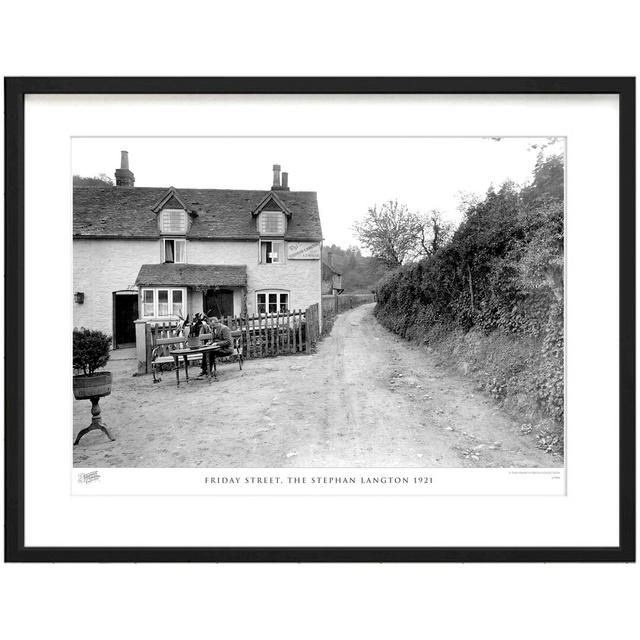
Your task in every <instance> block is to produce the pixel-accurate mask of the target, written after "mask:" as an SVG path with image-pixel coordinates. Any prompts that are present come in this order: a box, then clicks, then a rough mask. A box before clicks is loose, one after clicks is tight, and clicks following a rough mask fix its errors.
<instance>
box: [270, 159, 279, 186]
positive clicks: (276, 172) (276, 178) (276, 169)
mask: <svg viewBox="0 0 640 640" xmlns="http://www.w3.org/2000/svg"><path fill="white" fill-rule="evenodd" d="M271 188H272V189H279V188H280V165H279V164H274V165H273V186H272V187H271Z"/></svg>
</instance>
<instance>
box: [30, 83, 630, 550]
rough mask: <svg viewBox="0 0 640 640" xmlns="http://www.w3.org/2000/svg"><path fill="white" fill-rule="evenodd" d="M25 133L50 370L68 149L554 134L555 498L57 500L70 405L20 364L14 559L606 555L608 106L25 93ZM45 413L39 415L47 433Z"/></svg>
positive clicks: (36, 308)
mask: <svg viewBox="0 0 640 640" xmlns="http://www.w3.org/2000/svg"><path fill="white" fill-rule="evenodd" d="M25 122H26V131H25V162H26V193H25V208H26V219H25V233H26V265H25V285H26V304H25V306H26V309H25V312H26V314H25V315H26V318H27V326H26V327H25V329H26V335H34V334H36V333H37V332H38V331H37V328H38V323H39V321H40V318H41V309H42V308H45V309H55V310H56V313H55V314H53V316H52V317H51V318H50V327H51V328H50V330H51V331H52V332H53V333H54V334H55V335H56V336H59V340H57V341H56V342H55V343H54V344H53V346H52V347H51V350H52V353H50V354H47V360H48V361H49V362H52V363H53V362H56V363H59V362H63V361H64V359H65V354H69V353H70V332H69V331H68V328H69V327H70V326H71V323H70V317H69V315H68V314H67V315H65V311H68V310H69V308H68V307H67V308H62V309H61V308H60V303H59V300H60V297H61V296H60V295H59V293H60V288H61V285H60V283H61V282H63V283H64V282H68V283H70V282H71V262H70V258H69V260H68V262H67V264H65V263H64V262H62V261H60V262H56V261H54V262H53V263H52V261H50V260H48V258H46V257H45V256H47V255H48V249H49V247H51V246H58V247H59V246H64V244H65V243H66V244H67V246H69V245H70V238H71V234H70V220H69V218H67V225H66V226H65V225H64V224H61V220H62V219H63V217H62V215H63V213H62V212H68V211H70V189H69V186H70V172H69V151H70V145H69V137H70V136H73V135H114V136H122V135H245V136H246V135H372V134H375V135H440V136H442V135H458V136H459V135H504V136H507V135H527V136H531V135H566V136H567V138H568V145H569V149H570V154H571V155H570V164H569V166H568V182H567V189H568V202H569V208H568V226H567V238H568V252H567V259H568V263H567V280H568V283H569V287H570V293H569V296H568V300H567V304H568V309H567V311H568V313H567V334H568V352H569V353H570V354H571V360H570V362H569V368H568V370H567V375H568V385H567V400H568V403H569V406H568V424H567V427H568V429H567V430H568V433H569V434H570V438H571V446H570V447H569V453H568V457H567V466H568V468H569V469H570V484H569V491H568V495H567V497H563V498H553V497H545V498H541V497H529V498H526V499H523V498H507V497H491V498H486V497H485V498H478V497H475V498H467V497H457V498H445V497H440V498H436V497H432V496H426V497H411V498H408V497H406V498H405V497H360V498H347V497H344V498H340V499H335V498H315V497H314V498H302V497H296V498H293V497H291V498H286V499H284V498H279V497H273V498H266V497H261V498H250V497H246V498H242V499H235V498H229V497H227V498H213V497H210V498H197V497H196V498H172V497H168V496H167V497H155V498H133V497H131V498H113V497H104V498H98V497H93V498H91V499H90V500H88V499H85V498H78V497H72V496H70V495H69V482H68V469H69V467H70V453H71V451H70V446H69V444H68V442H67V439H68V433H69V429H68V424H70V423H71V421H70V415H67V416H66V417H65V411H68V409H69V408H70V405H69V403H65V402H61V400H60V399H61V398H65V397H66V398H70V397H71V389H70V377H68V378H65V376H59V380H55V384H53V385H51V386H50V387H49V388H48V389H43V388H42V385H41V384H40V383H39V379H38V371H37V369H38V368H37V367H29V366H27V367H26V369H27V371H26V375H25V399H26V408H25V431H26V438H25V445H26V460H25V466H26V472H25V517H26V522H25V524H26V528H25V541H26V544H27V546H30V545H60V546H65V545H73V546H83V545H92V546H93V545H107V546H118V545H144V546H154V545H170V546H171V545H178V546H189V545H200V544H201V545H207V546H216V545H232V546H237V545H239V546H242V545H276V546H277V545H356V546H367V545H392V546H403V545H419V546H423V545H426V546H431V545H445V546H465V545H472V546H474V545H487V546H519V545H534V546H545V545H559V546H581V545H588V546H591V545H607V546H610V545H616V544H617V543H618V529H617V524H618V518H617V515H618V513H617V512H618V495H617V494H618V491H617V479H618V468H617V464H618V461H617V450H618V431H617V427H618V398H617V390H618V362H617V361H618V357H617V342H618V340H617V336H618V288H617V286H616V283H617V280H618V275H617V265H618V259H617V258H618V247H617V231H618V218H617V212H618V192H617V190H618V183H617V178H618V138H617V133H618V110H617V98H616V97H614V96H553V97H552V96H533V95H526V96H525V95H523V96H509V97H506V96H458V97H455V98H453V97H447V96H402V97H399V96H375V97H369V96H342V97H338V96H327V97H324V96H303V97H285V96H250V97H249V96H247V97H241V96H222V97H209V96H188V97H187V96H175V97H171V96H167V97H160V96H154V97H129V96H126V97H125V96H113V97H107V96H82V97H78V96H73V97H65V96H29V97H28V98H27V100H26V112H25ZM52 212H58V215H52ZM603 218H605V219H606V230H607V233H606V234H605V235H603V234H602V222H603ZM594 252H597V255H598V260H594V259H593V257H594ZM68 255H69V256H71V251H70V246H69V254H68ZM33 291H38V296H33V295H29V292H33ZM69 291H70V289H69ZM594 291H595V292H596V293H595V295H594ZM62 298H63V299H64V296H62ZM596 301H597V302H596ZM604 336H608V338H607V342H606V343H605V341H604ZM36 348H37V347H36V344H35V343H34V342H29V341H27V345H26V358H25V361H26V362H27V363H29V362H38V361H39V359H40V358H42V354H41V353H36ZM67 359H68V356H67ZM587 399H588V401H587ZM44 406H46V407H48V412H49V413H50V414H53V415H55V418H54V419H53V420H52V421H51V422H50V423H47V422H46V421H44V420H43V419H42V410H41V408H42V407H44ZM595 469H597V472H596V471H595Z"/></svg>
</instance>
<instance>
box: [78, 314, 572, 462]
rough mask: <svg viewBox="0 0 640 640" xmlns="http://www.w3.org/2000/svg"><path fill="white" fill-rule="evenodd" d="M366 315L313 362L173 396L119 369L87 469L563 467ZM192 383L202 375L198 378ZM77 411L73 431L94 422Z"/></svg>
mask: <svg viewBox="0 0 640 640" xmlns="http://www.w3.org/2000/svg"><path fill="white" fill-rule="evenodd" d="M373 306H374V305H364V306H362V307H358V308H356V309H353V310H352V311H349V312H347V313H344V314H342V315H341V316H338V318H337V319H336V322H335V325H334V327H333V330H332V332H331V335H330V336H329V337H328V338H326V339H325V340H324V341H323V342H322V343H321V344H320V345H319V348H318V352H317V353H315V354H313V355H311V356H306V355H300V356H288V357H279V358H273V359H264V360H249V361H247V362H245V367H244V370H243V371H239V369H238V366H237V364H234V363H229V364H221V365H220V380H219V381H218V382H217V383H212V384H211V385H208V384H207V382H206V381H200V380H198V381H194V382H192V383H190V384H189V385H186V384H182V385H180V387H179V388H176V386H175V376H174V375H173V373H169V372H167V373H165V374H164V375H163V379H162V382H161V383H160V384H155V385H154V384H153V382H152V379H151V376H150V375H148V376H142V377H139V378H138V377H132V373H133V370H134V361H133V360H113V361H112V362H111V363H110V365H109V367H108V368H109V369H110V370H111V371H112V372H113V373H114V385H113V392H112V395H111V396H110V397H108V398H105V399H104V400H103V401H102V402H101V405H102V407H103V417H104V420H105V422H106V423H107V424H108V425H109V427H110V428H111V430H112V433H113V435H114V436H115V437H116V441H115V442H109V441H108V440H107V439H106V438H105V437H104V436H103V435H102V434H101V433H99V432H92V433H90V434H88V435H86V436H85V437H84V438H83V439H82V440H81V441H80V444H79V445H78V446H76V447H74V464H75V466H81V467H105V466H118V467H196V466H202V467H311V466H317V467H331V466H334V467H375V466H379V467H385V466H390V467H391V466H393V467H552V466H559V465H561V463H562V461H561V459H559V458H558V457H552V456H551V455H549V454H547V453H544V452H543V451H541V450H540V449H537V448H536V446H535V439H534V437H533V436H532V435H523V434H521V432H520V425H519V424H517V423H516V422H514V421H513V420H512V419H510V418H509V417H508V416H507V415H505V414H504V413H503V412H502V411H501V410H500V409H499V408H497V406H496V405H495V404H494V402H493V401H492V400H491V399H490V398H489V397H487V396H485V395H483V394H482V393H479V392H478V391H476V390H475V388H474V385H473V383H472V382H471V381H469V380H467V379H466V378H464V376H459V375H456V374H454V373H452V372H451V371H446V370H444V368H443V367H441V366H439V365H438V364H437V363H436V362H435V361H434V360H433V359H432V357H431V356H429V354H428V353H426V352H425V350H424V349H422V348H420V347H416V346H412V345H410V344H408V343H406V342H405V341H403V340H401V339H400V338H398V337H396V336H394V335H393V334H391V333H389V332H388V331H387V330H385V329H384V328H382V327H381V326H380V325H379V324H378V323H377V321H376V320H375V318H374V317H373V313H372V311H373ZM192 371H193V373H192V375H195V374H196V371H194V370H192ZM88 418H89V403H88V402H75V403H74V433H77V431H79V430H80V429H81V428H82V427H84V426H86V425H87V424H88V422H89V419H88Z"/></svg>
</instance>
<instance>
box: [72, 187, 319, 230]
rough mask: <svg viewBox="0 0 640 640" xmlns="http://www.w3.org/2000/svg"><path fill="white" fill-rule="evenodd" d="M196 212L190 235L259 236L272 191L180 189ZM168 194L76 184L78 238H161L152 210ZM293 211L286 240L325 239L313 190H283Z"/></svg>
mask: <svg viewBox="0 0 640 640" xmlns="http://www.w3.org/2000/svg"><path fill="white" fill-rule="evenodd" d="M176 191H177V192H178V194H179V195H180V197H181V199H182V200H183V201H184V202H185V203H186V205H187V206H188V207H189V208H190V209H191V210H192V211H193V212H194V213H195V214H196V215H195V217H193V223H192V225H191V228H190V230H189V233H188V234H187V238H191V239H222V240H225V239H226V240H230V239H249V240H257V239H258V237H259V236H258V232H257V230H256V223H255V219H254V218H253V217H252V215H251V212H252V210H253V209H254V208H255V207H256V206H257V205H258V204H259V203H260V202H261V200H263V198H264V197H265V196H266V195H267V194H268V193H269V191H242V190H236V189H176ZM166 193H167V188H152V187H130V188H127V187H104V188H103V187H75V188H74V190H73V234H74V237H76V238H157V237H159V235H160V234H159V232H158V226H157V218H156V214H155V213H153V212H152V211H151V208H152V207H153V206H154V205H155V204H157V203H158V201H159V200H160V198H162V197H163V196H164V195H165V194H166ZM277 195H278V197H279V198H281V200H282V202H283V203H284V204H285V205H286V206H287V208H288V209H289V210H290V211H291V218H290V220H289V222H288V224H287V233H286V235H285V239H287V240H297V241H301V240H321V239H322V228H321V226H320V214H319V212H318V198H317V195H316V193H315V192H314V191H278V194H277Z"/></svg>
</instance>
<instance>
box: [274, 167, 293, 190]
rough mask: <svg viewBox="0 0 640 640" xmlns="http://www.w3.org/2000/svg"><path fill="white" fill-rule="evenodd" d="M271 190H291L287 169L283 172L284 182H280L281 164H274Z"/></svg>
mask: <svg viewBox="0 0 640 640" xmlns="http://www.w3.org/2000/svg"><path fill="white" fill-rule="evenodd" d="M271 191H289V174H288V173H287V172H286V171H283V173H282V184H280V165H279V164H274V165H273V185H271Z"/></svg>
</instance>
